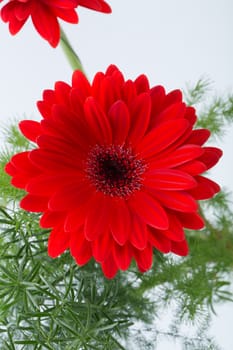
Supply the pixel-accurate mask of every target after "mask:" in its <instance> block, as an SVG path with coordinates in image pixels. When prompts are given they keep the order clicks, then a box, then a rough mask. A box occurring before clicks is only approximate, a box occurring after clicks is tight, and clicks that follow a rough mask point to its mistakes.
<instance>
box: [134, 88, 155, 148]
mask: <svg viewBox="0 0 233 350" xmlns="http://www.w3.org/2000/svg"><path fill="white" fill-rule="evenodd" d="M130 112H131V126H130V131H129V141H130V142H131V143H132V144H134V143H137V142H138V141H139V140H140V139H141V138H142V137H143V136H144V134H145V132H146V130H147V128H148V125H149V121H150V112H151V99H150V95H149V94H148V93H144V94H140V95H138V96H137V97H136V98H135V100H134V101H133V103H132V104H131V106H130Z"/></svg>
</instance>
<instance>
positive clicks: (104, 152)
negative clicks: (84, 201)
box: [86, 145, 145, 198]
mask: <svg viewBox="0 0 233 350" xmlns="http://www.w3.org/2000/svg"><path fill="white" fill-rule="evenodd" d="M144 171H145V164H144V163H143V161H142V160H140V159H137V158H136V156H135V155H133V153H132V150H131V149H130V148H125V147H124V146H121V145H110V146H100V145H96V146H95V147H93V149H92V150H91V151H90V153H89V154H88V159H87V164H86V172H87V177H88V178H89V180H90V181H91V183H92V184H93V185H94V186H95V188H96V189H97V191H101V192H102V193H104V194H105V195H108V196H110V197H121V198H127V197H129V196H130V195H131V194H132V193H133V192H134V191H137V190H139V189H140V187H141V186H142V174H143V173H144Z"/></svg>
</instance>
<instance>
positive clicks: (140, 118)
mask: <svg viewBox="0 0 233 350" xmlns="http://www.w3.org/2000/svg"><path fill="white" fill-rule="evenodd" d="M38 108H39V111H40V112H41V114H42V116H43V119H42V121H41V122H36V121H29V120H25V121H23V122H21V123H20V129H21V131H22V133H23V134H24V135H25V136H26V137H27V138H28V139H29V140H31V141H33V142H35V144H36V146H35V149H33V150H30V151H26V152H23V153H19V154H16V155H15V156H13V157H12V159H11V161H10V162H9V163H8V164H7V165H6V171H7V173H8V174H9V175H11V176H12V184H13V185H14V186H16V187H18V188H22V189H24V190H25V191H26V192H27V195H26V196H25V197H24V198H23V199H22V200H21V203H20V205H21V207H22V208H23V209H25V210H29V211H34V212H41V213H42V216H41V220H40V225H41V227H43V228H51V233H50V236H49V242H48V253H49V255H50V256H51V257H56V256H58V255H60V254H62V253H63V252H64V251H65V250H66V249H69V250H70V252H71V254H72V256H73V257H74V258H75V260H76V262H77V263H78V264H79V265H84V264H86V263H87V262H88V261H89V260H90V259H91V258H92V257H93V258H94V259H95V260H96V261H97V262H99V263H100V264H101V267H102V269H103V272H104V274H105V276H107V277H108V278H112V277H114V275H115V274H116V273H117V271H118V270H126V269H127V268H128V267H129V266H130V263H131V260H132V259H134V260H135V261H136V263H137V265H138V268H139V270H140V271H141V272H144V271H147V270H148V269H149V268H150V267H151V264H152V257H153V249H154V248H155V249H157V250H159V251H161V252H163V253H168V252H173V253H175V254H178V255H187V254H188V245H187V242H186V239H185V232H184V229H185V228H190V229H192V230H195V229H201V228H202V227H203V226H204V222H203V220H202V218H201V216H200V215H199V213H198V204H197V200H201V199H207V198H211V197H213V196H214V195H215V193H217V192H218V191H219V190H220V188H219V186H218V185H217V184H216V183H215V182H213V181H211V180H210V179H208V178H206V177H205V176H203V175H202V174H203V172H205V171H206V170H208V169H210V168H211V167H213V166H214V165H215V164H216V163H217V162H218V160H219V158H220V157H221V155H222V152H221V151H220V150H219V149H218V148H215V147H206V146H203V145H204V143H205V142H206V140H207V139H208V138H209V136H210V132H209V131H208V130H207V129H194V124H195V122H196V114H195V109H194V108H193V107H189V106H186V104H185V103H184V102H183V101H182V94H181V92H180V91H179V90H175V91H172V92H170V93H168V94H167V93H166V92H165V90H164V88H163V87H162V86H155V87H152V88H151V87H150V86H149V82H148V80H147V78H146V76H145V75H141V76H139V77H138V78H137V79H136V80H135V81H132V80H125V79H124V77H123V75H122V73H121V72H120V71H119V70H118V69H117V68H116V67H115V66H110V67H109V68H108V69H107V71H106V73H97V74H96V75H95V77H94V80H93V82H92V84H90V83H89V82H88V81H87V79H86V77H85V76H84V75H83V74H82V73H81V72H80V71H76V72H74V74H73V78H72V84H71V85H68V84H66V83H64V82H57V83H56V84H55V88H54V90H45V91H44V94H43V100H42V101H39V102H38Z"/></svg>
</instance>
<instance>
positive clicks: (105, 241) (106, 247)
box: [91, 231, 115, 262]
mask: <svg viewBox="0 0 233 350" xmlns="http://www.w3.org/2000/svg"><path fill="white" fill-rule="evenodd" d="M91 243H92V252H93V256H94V258H95V260H96V261H98V262H103V261H104V260H106V259H107V258H108V257H109V255H111V254H112V249H113V245H114V244H115V242H114V243H113V238H112V236H111V235H110V234H109V231H107V232H106V233H103V232H102V233H101V235H99V236H98V237H97V239H95V240H94V241H92V242H91Z"/></svg>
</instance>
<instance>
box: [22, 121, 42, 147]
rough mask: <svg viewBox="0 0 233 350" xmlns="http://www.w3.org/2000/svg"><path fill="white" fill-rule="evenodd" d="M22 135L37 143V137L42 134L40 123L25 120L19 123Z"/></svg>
mask: <svg viewBox="0 0 233 350" xmlns="http://www.w3.org/2000/svg"><path fill="white" fill-rule="evenodd" d="M19 128H20V131H21V132H22V134H23V135H24V136H25V137H26V138H27V139H29V140H30V141H33V142H36V139H37V137H38V136H39V135H40V134H41V133H42V130H41V126H40V123H38V122H36V121H34V120H23V121H21V122H20V123H19Z"/></svg>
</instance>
